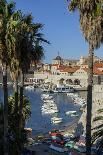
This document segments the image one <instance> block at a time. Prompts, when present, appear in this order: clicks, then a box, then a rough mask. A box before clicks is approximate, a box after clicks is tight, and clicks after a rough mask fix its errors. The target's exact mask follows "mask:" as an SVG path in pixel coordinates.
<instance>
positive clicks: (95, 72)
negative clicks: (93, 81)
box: [83, 67, 103, 75]
mask: <svg viewBox="0 0 103 155" xmlns="http://www.w3.org/2000/svg"><path fill="white" fill-rule="evenodd" d="M83 70H84V71H86V72H88V68H83ZM93 74H94V75H103V72H102V71H100V70H99V69H98V68H97V67H94V68H93Z"/></svg>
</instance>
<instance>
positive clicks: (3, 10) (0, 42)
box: [0, 0, 15, 155]
mask: <svg viewBox="0 0 103 155" xmlns="http://www.w3.org/2000/svg"><path fill="white" fill-rule="evenodd" d="M14 7H15V4H14V3H9V4H8V3H7V2H6V0H1V1H0V60H1V63H2V68H3V89H4V113H3V114H4V154H5V155H7V154H8V141H7V135H8V89H7V66H8V62H9V56H8V47H9V46H10V45H11V42H10V39H11V38H8V33H9V32H8V31H7V28H8V23H9V20H10V17H11V16H12V14H13V12H14ZM7 40H9V43H10V44H7Z"/></svg>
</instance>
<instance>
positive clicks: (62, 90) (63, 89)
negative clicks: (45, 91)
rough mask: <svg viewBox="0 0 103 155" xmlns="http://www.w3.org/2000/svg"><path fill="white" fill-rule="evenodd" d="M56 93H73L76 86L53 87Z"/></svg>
mask: <svg viewBox="0 0 103 155" xmlns="http://www.w3.org/2000/svg"><path fill="white" fill-rule="evenodd" d="M53 92H54V93H72V92H74V88H73V87H71V86H59V87H56V88H54V89H53Z"/></svg>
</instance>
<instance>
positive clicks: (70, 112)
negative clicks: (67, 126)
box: [65, 111, 77, 115]
mask: <svg viewBox="0 0 103 155" xmlns="http://www.w3.org/2000/svg"><path fill="white" fill-rule="evenodd" d="M65 114H66V115H73V114H74V115H75V114H77V111H67V112H65Z"/></svg>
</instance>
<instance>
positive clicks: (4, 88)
mask: <svg viewBox="0 0 103 155" xmlns="http://www.w3.org/2000/svg"><path fill="white" fill-rule="evenodd" d="M3 91H4V155H8V139H7V136H8V88H7V66H6V64H5V65H3Z"/></svg>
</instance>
